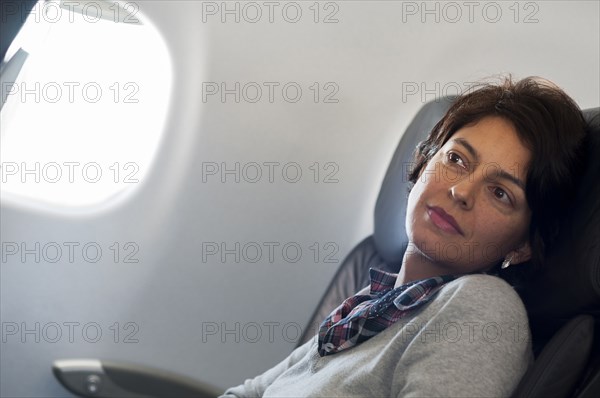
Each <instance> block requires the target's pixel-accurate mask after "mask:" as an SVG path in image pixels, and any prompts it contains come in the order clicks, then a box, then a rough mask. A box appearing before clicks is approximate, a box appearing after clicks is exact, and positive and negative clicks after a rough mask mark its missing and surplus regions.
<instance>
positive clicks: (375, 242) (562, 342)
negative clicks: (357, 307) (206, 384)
mask: <svg viewBox="0 0 600 398" xmlns="http://www.w3.org/2000/svg"><path fill="white" fill-rule="evenodd" d="M451 102H452V101H451V99H449V98H442V99H438V101H437V102H429V103H427V104H425V105H424V106H423V107H422V109H421V110H420V111H419V112H418V114H417V115H416V116H415V118H414V119H413V121H412V122H411V123H410V125H409V126H408V128H407V130H406V133H405V134H404V135H403V136H402V138H401V140H400V143H399V145H398V147H397V149H396V151H395V153H394V156H393V158H392V161H391V163H390V165H389V168H388V170H387V173H386V175H385V178H384V180H383V183H382V186H381V190H380V193H379V197H378V199H377V203H376V206H375V214H374V216H375V219H374V221H375V222H374V227H375V228H374V233H373V235H371V236H369V237H367V238H366V239H364V240H363V241H362V242H360V243H359V244H358V245H357V246H356V247H355V248H354V249H353V250H352V251H351V252H350V254H349V255H348V256H347V257H346V258H345V259H344V261H343V262H342V264H341V265H340V267H339V268H338V270H337V272H336V274H335V276H334V278H333V279H332V282H331V283H330V285H329V287H328V288H327V290H326V293H325V294H324V296H323V297H322V299H321V301H320V303H319V305H318V306H317V308H316V310H315V311H314V313H313V315H312V316H311V318H310V321H309V324H308V326H307V327H306V328H305V329H304V334H303V336H302V337H301V339H300V340H299V342H298V345H302V344H303V343H304V342H306V341H307V340H309V339H310V338H311V337H313V336H314V334H315V332H316V331H317V330H318V326H319V324H320V322H321V321H322V320H323V319H324V318H325V317H326V316H327V315H329V313H330V312H331V311H332V310H333V309H334V308H335V307H337V306H338V305H339V304H340V303H341V302H342V301H343V300H344V299H345V298H347V297H349V296H351V295H353V294H355V293H356V292H357V291H359V290H360V289H362V288H364V287H365V286H367V285H368V283H369V268H371V267H377V268H380V269H383V270H385V271H390V272H398V270H399V269H400V265H401V261H402V257H403V254H404V252H405V250H406V247H407V237H406V234H405V227H404V220H405V218H406V202H407V196H408V187H409V181H408V178H407V171H408V170H409V169H410V166H411V161H412V153H413V150H414V148H415V147H416V146H417V143H418V142H420V141H422V140H423V139H424V138H425V137H426V136H427V135H428V134H429V132H430V130H431V129H432V128H433V126H434V125H435V124H436V123H437V121H438V120H439V119H441V118H442V116H443V115H444V114H445V112H446V110H447V109H448V108H449V107H450V105H451ZM584 115H585V118H586V121H587V122H588V125H589V132H590V134H589V136H588V138H587V140H588V142H587V144H586V151H587V157H588V159H589V161H588V163H589V164H587V165H586V171H585V173H584V176H582V183H581V186H580V188H579V190H578V192H577V206H575V208H574V209H573V211H572V214H569V215H568V216H569V217H568V222H567V223H566V225H565V226H564V227H563V228H562V230H561V235H560V237H561V239H560V242H562V244H561V245H560V247H558V248H556V250H554V252H553V253H552V255H551V256H550V257H549V258H548V259H547V264H546V267H545V271H544V272H543V273H539V274H537V275H536V276H535V278H534V279H533V280H532V281H531V282H528V284H527V286H526V288H522V289H518V290H517V291H518V292H519V294H520V295H521V297H522V298H523V301H524V303H525V307H526V308H527V311H528V314H529V318H530V326H531V329H532V335H533V345H534V354H535V356H536V360H535V363H534V365H533V366H532V368H531V369H530V370H529V371H528V372H527V374H526V375H525V376H524V377H523V379H522V381H521V383H520V384H519V386H518V387H517V389H516V391H515V393H514V396H515V397H542V396H543V397H545V396H552V397H577V398H587V397H593V396H600V373H599V372H600V370H599V369H600V361H598V358H600V355H599V353H600V327H598V322H599V319H600V309H599V305H598V304H599V302H600V233H599V232H600V184H599V182H600V157H599V156H598V154H600V108H594V109H589V110H586V111H584ZM518 268H519V267H518V266H513V267H509V268H508V269H507V270H505V271H509V272H515V271H514V270H518ZM505 276H506V277H507V278H508V279H509V280H511V278H513V279H514V278H515V277H516V276H515V275H510V274H507V275H505ZM517 276H518V275H517ZM514 280H518V279H514ZM594 326H596V327H594ZM592 342H593V345H592ZM590 356H591V357H592V360H591V361H590V359H589V358H590ZM594 358H595V359H594ZM59 362H61V361H57V362H55V364H54V372H55V375H56V377H57V378H58V379H59V380H61V382H62V383H63V384H64V385H65V386H66V387H67V388H69V389H70V390H71V391H73V392H75V393H77V394H78V395H81V396H106V397H112V396H116V395H111V394H106V395H98V394H95V395H92V394H87V393H86V392H85V391H82V389H81V388H77V389H76V388H75V387H73V386H74V385H78V386H79V385H82V383H81V380H82V378H84V377H89V375H90V374H92V372H91V371H87V372H86V371H82V370H81V369H82V367H81V366H75V368H76V369H75V370H76V372H75V371H74V373H72V375H73V378H72V381H71V382H69V379H68V378H69V377H70V375H69V371H68V367H69V365H70V364H73V363H74V362H68V361H65V362H64V364H63V365H61V364H59ZM108 366H109V365H107V364H105V363H98V365H97V367H95V368H94V369H96V370H94V372H95V373H93V374H94V375H97V376H102V377H108V376H107V375H106V373H108V372H107V371H104V372H103V367H104V368H106V367H108ZM113 368H114V369H116V368H117V367H116V366H113ZM105 370H106V369H105ZM113 371H114V370H113ZM77 372H79V373H77ZM129 372H130V373H131V374H133V373H132V372H133V371H132V370H129ZM136 372H137V373H136V374H142V373H143V374H144V377H146V374H147V373H149V372H152V370H149V369H143V368H138V369H137V370H136ZM171 376H172V375H166V376H164V377H163V378H164V382H165V383H172V385H173V386H175V384H177V383H176V381H174V378H173V377H171ZM136 377H137V376H136ZM138 378H139V377H138ZM77 383H79V384H77ZM118 384H119V386H118V387H119V388H121V389H122V390H126V391H136V390H137V391H140V389H141V388H142V387H140V386H138V384H139V382H136V381H135V380H134V379H133V378H131V377H129V376H128V377H124V378H122V379H121V380H120V381H119V382H118ZM191 384H192V383H191V382H190V383H188V384H187V386H189V385H191ZM115 388H116V387H115ZM190 388H191V390H190V391H192V390H193V391H194V394H195V395H196V396H206V397H208V396H214V393H210V392H208V390H207V389H202V386H196V387H190ZM146 391H147V390H146ZM146 391H144V392H146ZM211 391H214V389H213V390H211ZM143 395H146V394H143ZM158 396H160V395H158Z"/></svg>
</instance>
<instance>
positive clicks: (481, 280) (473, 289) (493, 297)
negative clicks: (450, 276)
mask: <svg viewBox="0 0 600 398" xmlns="http://www.w3.org/2000/svg"><path fill="white" fill-rule="evenodd" d="M436 301H438V302H439V304H441V305H443V306H444V307H450V308H454V307H456V308H460V309H461V311H465V310H471V311H474V312H475V313H479V314H481V313H487V314H488V315H490V316H492V317H494V316H495V315H500V314H503V315H507V314H512V316H513V317H517V318H523V317H526V310H525V306H524V305H523V302H522V301H521V298H520V297H519V295H518V294H517V292H516V291H515V289H514V288H513V287H512V286H510V285H509V284H508V283H507V282H506V281H505V280H503V279H501V278H499V277H497V276H493V275H487V274H473V275H464V276H461V277H459V278H457V279H455V280H453V281H451V282H448V283H447V284H446V285H445V286H444V287H443V288H442V289H440V291H439V293H438V297H437V298H436Z"/></svg>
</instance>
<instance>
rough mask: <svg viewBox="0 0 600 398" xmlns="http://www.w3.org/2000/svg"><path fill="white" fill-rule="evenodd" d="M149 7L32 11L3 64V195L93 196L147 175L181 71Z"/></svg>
mask: <svg viewBox="0 0 600 398" xmlns="http://www.w3.org/2000/svg"><path fill="white" fill-rule="evenodd" d="M15 12H19V10H15ZM140 14H141V13H140V11H139V7H138V6H137V4H136V3H134V2H131V3H125V2H118V3H116V2H109V1H100V0H95V1H81V0H79V1H77V2H75V1H72V2H69V1H39V2H38V3H37V4H36V5H35V7H34V8H33V10H31V12H29V13H27V15H26V16H24V17H23V18H26V21H25V24H24V25H23V28H22V29H21V31H20V32H19V34H18V35H17V37H16V38H15V40H14V41H13V43H12V44H11V47H10V48H9V49H8V51H7V53H6V56H5V58H4V61H3V62H2V69H1V71H2V73H1V75H2V76H1V77H2V82H1V83H2V84H1V90H2V96H1V100H2V102H1V104H2V108H1V111H0V132H1V135H0V159H1V165H0V166H1V187H2V189H1V192H2V200H3V202H4V201H7V200H8V201H13V202H16V203H20V204H21V205H23V204H25V203H31V204H35V203H38V204H39V203H42V202H43V203H44V204H46V205H48V204H49V205H52V207H53V208H58V207H68V208H73V207H82V206H91V205H97V204H100V203H103V202H105V201H107V200H109V199H111V198H113V199H114V198H122V197H124V196H125V195H129V194H131V192H134V191H135V188H136V187H138V186H139V185H140V184H141V183H142V182H143V180H144V177H146V175H147V174H148V171H149V168H150V166H151V163H152V160H153V158H154V157H155V155H156V152H157V149H158V147H159V143H160V139H161V135H162V132H163V130H164V125H165V119H166V115H167V104H168V103H169V96H170V92H171V84H172V76H173V75H172V65H171V60H170V55H169V53H168V50H167V46H166V44H165V43H164V41H163V38H162V37H161V35H160V33H159V31H158V30H157V29H156V27H155V26H153V25H152V23H151V22H150V21H148V20H147V19H144V18H143V15H140ZM23 60H24V62H23ZM15 65H16V66H15ZM15 70H16V71H17V73H15ZM11 74H12V76H11Z"/></svg>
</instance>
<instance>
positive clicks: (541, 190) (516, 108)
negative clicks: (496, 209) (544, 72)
mask: <svg viewBox="0 0 600 398" xmlns="http://www.w3.org/2000/svg"><path fill="white" fill-rule="evenodd" d="M488 116H499V117H502V118H504V119H506V120H508V121H510V122H511V123H512V124H513V126H514V127H515V129H516V131H517V134H518V135H519V138H520V139H521V141H522V142H523V143H524V145H525V146H526V147H527V148H528V149H529V150H530V151H531V153H532V159H531V161H530V163H529V164H528V165H527V166H526V167H527V168H528V170H527V182H526V189H525V195H526V198H527V203H528V205H529V208H530V209H531V224H530V227H529V242H530V245H531V248H532V258H531V262H532V264H533V266H534V268H535V269H539V267H540V266H541V265H542V263H543V260H544V257H545V255H546V253H547V248H548V247H550V246H551V245H553V243H554V240H555V239H556V237H557V234H558V227H559V224H560V216H558V215H559V214H562V213H563V212H564V210H565V208H566V207H568V206H569V204H570V202H571V201H572V199H573V195H574V193H575V187H576V183H577V180H578V177H579V176H580V175H581V171H582V166H583V161H582V158H583V152H582V149H583V148H582V142H583V139H584V136H585V120H584V118H583V114H582V113H581V109H580V108H579V106H577V104H576V103H575V101H573V99H571V97H569V96H568V95H567V94H566V93H565V92H564V91H563V90H562V89H560V88H559V87H558V86H556V85H555V84H554V83H552V82H550V81H548V80H545V79H542V78H539V77H528V78H525V79H522V80H519V81H517V82H514V81H513V80H512V78H511V77H510V76H508V77H506V78H503V79H502V81H501V82H500V83H499V84H490V83H483V84H480V85H478V86H477V87H476V88H475V89H474V90H469V92H467V93H465V94H463V95H461V96H459V97H458V98H456V100H455V101H454V102H453V104H452V106H451V107H450V109H449V110H448V112H446V115H445V116H444V117H443V118H442V120H440V121H439V122H438V123H437V124H436V125H435V127H434V128H433V130H432V131H431V133H430V134H429V136H428V138H427V139H426V140H425V141H423V142H421V143H420V144H419V145H418V146H417V148H416V150H415V163H414V164H415V167H414V169H413V170H412V171H411V173H410V175H409V179H410V181H411V182H412V183H415V182H416V181H417V178H419V175H420V174H421V171H422V170H423V168H424V167H425V166H426V165H427V163H428V162H429V160H431V158H432V157H433V156H434V155H435V154H436V153H437V151H438V150H439V149H440V148H441V147H442V146H443V145H444V144H445V143H446V142H447V141H448V140H449V139H450V137H452V135H453V134H454V133H455V132H456V131H458V130H459V129H461V128H462V127H465V126H468V125H471V124H475V123H477V122H478V121H480V120H481V119H483V118H484V117H488Z"/></svg>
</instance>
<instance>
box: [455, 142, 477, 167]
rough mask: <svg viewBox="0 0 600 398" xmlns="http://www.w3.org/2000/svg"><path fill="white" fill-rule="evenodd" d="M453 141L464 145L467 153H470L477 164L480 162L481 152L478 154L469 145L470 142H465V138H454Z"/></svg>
mask: <svg viewBox="0 0 600 398" xmlns="http://www.w3.org/2000/svg"><path fill="white" fill-rule="evenodd" d="M452 141H453V142H456V143H457V144H460V145H462V146H463V147H464V148H465V149H466V150H467V152H469V154H471V156H472V157H474V158H475V162H477V163H478V162H479V152H477V150H476V149H475V148H473V146H472V145H471V144H469V141H467V140H465V139H464V138H454V139H452Z"/></svg>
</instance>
